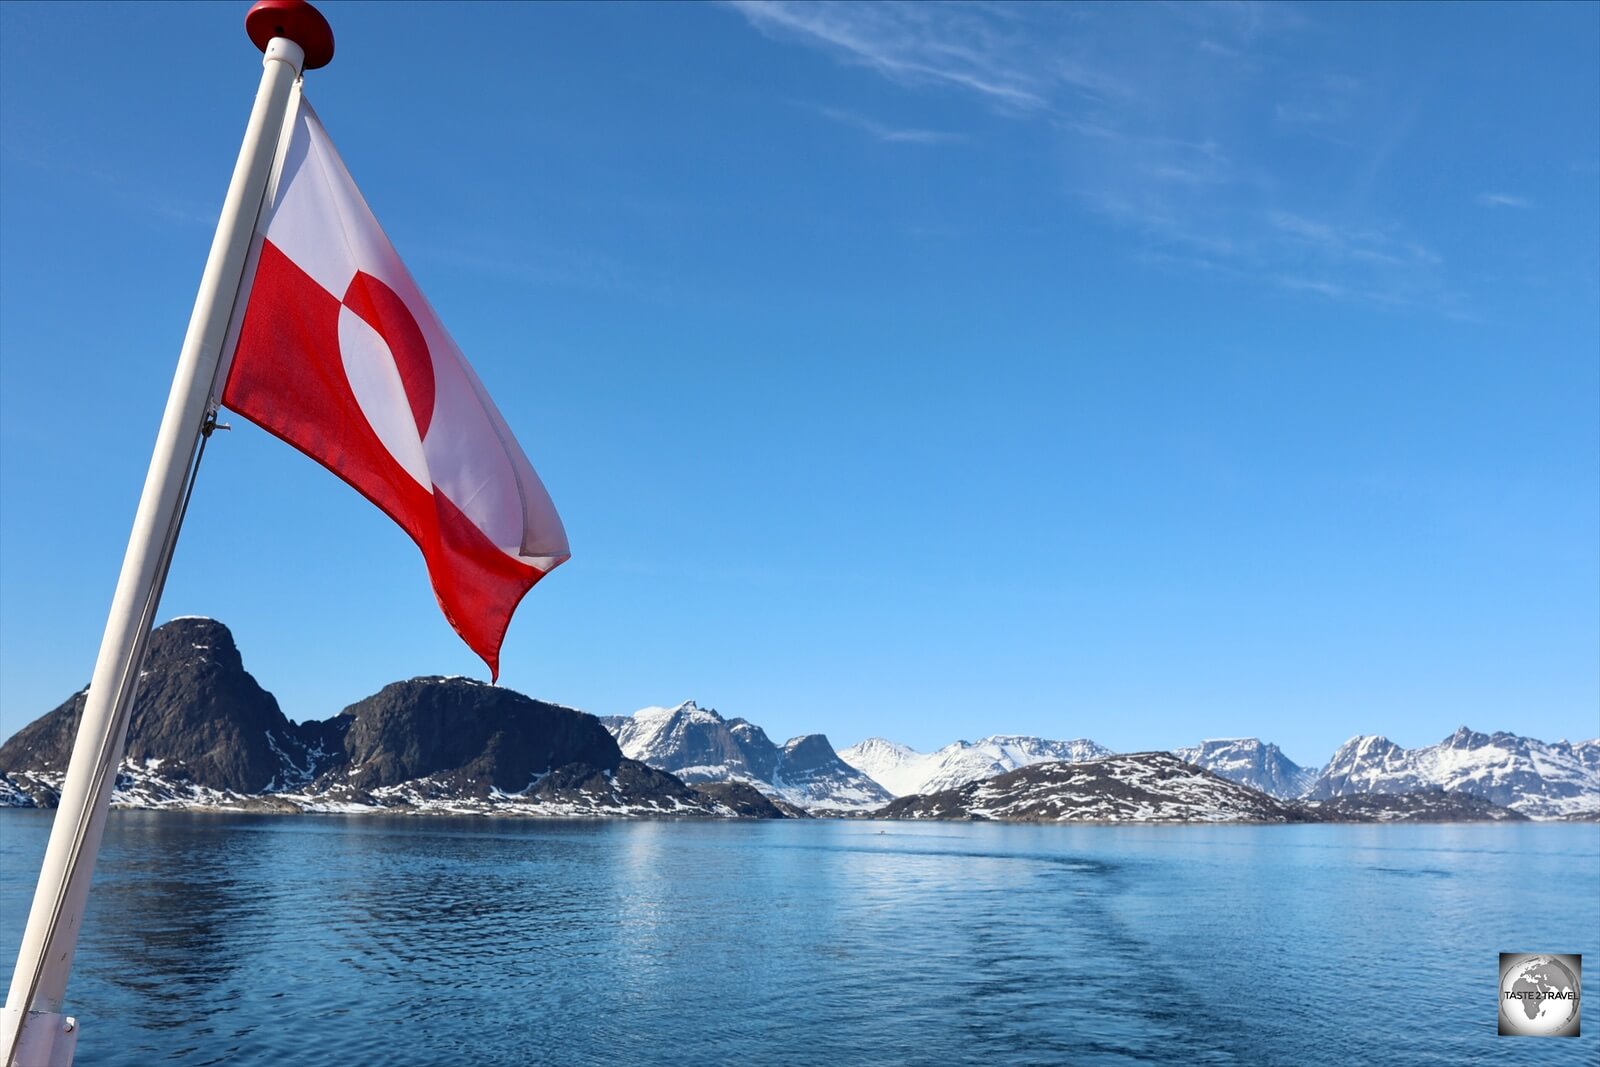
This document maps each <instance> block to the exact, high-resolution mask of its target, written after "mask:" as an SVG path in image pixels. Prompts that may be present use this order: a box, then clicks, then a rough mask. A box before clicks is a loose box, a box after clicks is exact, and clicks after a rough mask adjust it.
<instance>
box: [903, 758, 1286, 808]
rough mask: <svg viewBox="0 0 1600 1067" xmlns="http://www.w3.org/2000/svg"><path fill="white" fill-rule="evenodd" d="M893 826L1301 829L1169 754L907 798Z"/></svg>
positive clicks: (1045, 767)
mask: <svg viewBox="0 0 1600 1067" xmlns="http://www.w3.org/2000/svg"><path fill="white" fill-rule="evenodd" d="M880 815H881V817H883V818H888V819H985V820H987V819H996V820H1003V821H1007V822H1302V821H1306V820H1307V819H1308V818H1309V816H1308V815H1307V814H1306V813H1305V810H1304V809H1303V808H1302V807H1301V806H1300V805H1298V804H1295V803H1292V802H1291V803H1285V802H1283V801H1280V800H1276V799H1274V798H1273V797H1269V796H1267V795H1266V794H1265V793H1261V792H1258V791H1257V790H1254V789H1251V788H1249V787H1248V786H1242V785H1239V784H1238V783H1236V782H1230V781H1228V780H1227V779H1226V778H1223V777H1221V776H1220V775H1217V774H1213V773H1212V772H1210V771H1208V770H1205V769H1203V768H1200V767H1196V766H1194V765H1193V764H1191V763H1186V762H1184V761H1182V760H1180V759H1178V758H1177V757H1176V756H1174V755H1172V753H1170V752H1137V753H1132V754H1130V755H1126V756H1106V757H1104V758H1101V759H1093V760H1086V761H1083V762H1079V763H1061V762H1053V763H1037V764H1031V765H1029V766H1026V767H1022V768H1020V769H1018V770H1014V771H1008V772H1006V773H1005V774H1002V775H999V776H997V777H994V778H990V779H988V780H986V781H980V782H968V783H967V784H966V785H963V786H961V787H959V788H957V789H946V790H942V791H939V792H935V793H928V794H922V795H918V796H908V797H901V798H900V799H899V800H896V801H895V802H894V803H892V804H890V805H889V806H888V807H886V808H884V809H883V811H882V812H881V813H880Z"/></svg>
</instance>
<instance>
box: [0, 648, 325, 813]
mask: <svg viewBox="0 0 1600 1067" xmlns="http://www.w3.org/2000/svg"><path fill="white" fill-rule="evenodd" d="M87 692H88V690H87V688H85V689H83V690H80V691H78V692H77V693H75V694H73V695H72V696H71V697H70V698H68V699H67V700H66V701H65V702H63V703H62V704H61V705H60V706H59V707H57V708H55V709H54V710H53V711H51V712H49V713H47V714H46V715H44V716H43V717H42V718H39V719H36V720H35V721H33V722H32V723H29V724H28V725H27V726H25V727H23V728H22V729H21V730H19V731H18V732H17V734H16V735H15V736H14V737H12V738H11V739H10V740H9V741H7V742H6V743H5V744H4V745H0V774H10V773H12V772H19V771H20V772H45V773H46V774H47V775H49V774H52V773H53V774H57V775H59V774H64V773H65V772H66V768H67V761H68V760H69V759H70V758H71V755H72V742H73V738H74V736H75V735H76V734H77V730H78V720H79V719H80V718H82V716H83V704H84V698H85V695H86V694H87ZM125 755H126V759H127V761H128V762H129V763H132V764H136V765H145V764H146V763H147V762H149V761H167V762H168V763H170V764H171V768H170V769H171V770H172V772H173V773H175V774H177V773H181V774H182V776H183V777H184V778H185V779H186V780H188V781H190V782H192V783H194V784H195V785H198V786H203V787H207V788H210V789H218V790H230V791H233V792H238V793H261V792H268V791H271V790H273V789H277V788H283V787H286V786H288V785H291V784H296V783H298V782H304V781H306V780H309V778H310V776H311V772H312V771H313V770H314V767H312V766H311V764H310V761H309V760H308V753H307V748H306V744H305V741H304V739H303V737H302V733H301V730H300V728H299V727H297V726H296V725H295V724H293V723H291V722H290V721H289V720H288V719H287V718H285V717H284V714H283V712H282V711H281V710H279V708H278V702H277V700H275V699H274V698H273V696H272V694H271V693H269V692H267V691H266V690H265V689H263V688H261V686H260V685H259V684H257V682H256V680H255V679H254V678H252V677H251V676H250V673H249V672H248V671H246V670H245V669H244V663H243V661H242V659H241V658H240V655H239V649H238V648H237V647H236V646H235V645H234V643H233V635H232V634H231V633H229V632H228V628H227V627H226V626H224V625H222V623H220V622H217V621H216V620H215V619H198V618H189V619H174V620H173V621H172V622H169V623H167V624H166V625H164V626H161V627H158V628H157V629H156V631H155V632H154V633H153V634H151V635H150V646H149V651H148V652H147V653H146V655H145V663H144V670H143V671H142V672H141V676H140V679H139V690H138V695H137V696H136V697H135V699H134V704H133V713H132V717H131V718H130V719H129V722H128V746H127V750H126V754H125Z"/></svg>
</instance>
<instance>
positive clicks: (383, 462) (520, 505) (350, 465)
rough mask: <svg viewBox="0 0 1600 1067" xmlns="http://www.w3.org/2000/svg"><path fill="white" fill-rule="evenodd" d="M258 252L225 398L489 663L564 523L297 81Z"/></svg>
mask: <svg viewBox="0 0 1600 1067" xmlns="http://www.w3.org/2000/svg"><path fill="white" fill-rule="evenodd" d="M251 259H252V261H253V263H254V268H253V278H252V274H251V272H249V271H247V273H246V279H247V280H246V284H245V286H243V287H242V288H241V291H240V296H239V304H238V306H237V307H236V308H235V310H234V320H233V321H234V327H233V330H234V337H235V338H236V340H234V343H233V346H232V347H233V356H232V360H231V362H230V363H229V364H228V366H227V367H226V368H225V369H224V370H223V371H222V372H221V373H220V374H219V376H218V379H219V381H223V382H224V383H225V384H224V386H223V390H222V397H221V399H222V403H224V404H225V405H226V406H227V407H229V408H231V409H232V410H233V411H236V412H238V413H239V414H240V415H242V416H244V417H245V418H247V419H249V420H250V421H251V422H254V423H255V424H256V425H258V426H260V427H261V428H263V429H265V430H267V431H268V432H270V433H272V434H275V435H276V436H278V437H280V438H282V439H283V440H285V441H287V442H288V443H289V444H291V445H293V446H294V447H295V448H298V449H299V450H300V451H302V452H304V453H305V454H306V455H308V456H310V457H311V458H312V459H314V460H316V461H317V462H319V463H321V464H322V465H323V466H325V467H327V468H328V469H329V470H331V471H332V472H333V473H335V474H337V475H338V476H339V477H340V478H342V479H344V480H345V481H346V482H348V483H349V484H350V485H351V486H353V487H354V488H355V489H357V490H358V491H359V492H361V494H362V495H363V496H365V497H366V498H367V499H369V500H371V501H372V502H373V503H374V504H376V505H377V506H378V507H379V508H381V509H382V510H383V511H384V512H385V513H387V514H388V515H389V517H390V518H392V519H393V520H394V521H395V522H397V523H398V524H399V525H400V526H401V528H402V529H404V530H405V531H406V533H407V534H409V535H410V536H411V538H412V540H414V541H415V542H416V543H417V546H418V547H419V548H421V550H422V555H423V557H424V558H425V559H426V561H427V565H428V576H429V578H430V579H431V580H432V582H433V589H434V593H435V595H436V596H437V597H438V600H439V606H440V608H441V609H443V611H444V614H445V618H446V619H448V620H449V622H450V625H451V626H453V627H454V628H455V630H456V632H457V633H458V634H460V635H461V637H462V639H463V640H464V641H466V643H467V644H468V645H469V646H471V647H472V649H473V651H475V652H476V653H477V654H478V655H480V656H482V657H483V659H484V662H485V663H487V664H488V665H489V669H490V672H491V674H492V675H493V676H494V677H495V678H498V677H499V672H500V665H499V658H500V646H501V643H502V641H503V640H504V638H505V631H506V627H507V625H508V624H509V623H510V621H511V615H512V612H513V611H515V610H516V606H517V604H518V602H519V601H521V599H522V597H523V596H524V595H525V594H526V593H527V591H528V590H529V589H531V588H532V587H533V585H534V583H536V582H537V581H539V579H540V578H542V577H544V576H545V575H546V574H548V573H549V572H550V571H551V570H553V569H554V568H555V567H557V566H559V565H560V564H561V563H562V562H563V561H565V560H566V559H567V558H568V555H569V553H568V550H567V538H566V532H565V530H564V529H563V528H562V525H561V519H560V517H559V516H558V515H557V514H556V510H555V507H554V505H552V504H551V502H550V497H549V495H548V494H547V493H546V492H545V489H544V485H543V484H542V483H541V482H540V481H539V476H538V475H537V474H536V473H534V469H533V466H532V465H531V464H530V463H529V462H528V459H527V457H526V456H525V455H524V454H523V452H522V449H521V447H520V446H518V444H517V442H516V439H515V438H514V437H513V436H512V434H511V431H510V429H509V428H508V427H507V426H506V423H505V420H504V419H503V418H502V417H501V415H500V412H499V411H498V410H497V409H496V408H495V406H494V403H493V402H492V401H491V400H490V399H489V396H488V394H487V393H486V392H485V391H484V388H483V385H482V383H480V382H479V381H478V378H477V375H475V374H474V373H473V372H472V368H471V367H470V366H468V365H467V361H466V360H465V358H463V357H462V355H461V351H460V350H459V349H458V348H457V347H456V345H455V343H454V342H453V341H452V340H451V339H450V336H449V334H447V333H446V332H445V330H444V327H443V326H442V325H441V324H440V322H439V319H438V316H436V315H435V314H434V312H433V309H432V308H431V307H430V306H429V305H428V302H427V301H426V300H425V299H424V298H423V296H422V293H421V292H420V291H419V290H418V288H417V285H416V282H414V281H413V280H412V278H411V274H410V272H408V271H407V270H406V268H405V265H404V264H402V263H401V262H400V257H399V256H398V255H396V254H395V250H394V247H393V246H392V245H391V244H390V243H389V239H388V238H387V237H386V236H385V235H384V232H383V229H382V228H381V227H380V226H379V225H378V221H377V219H375V218H374V217H373V215H372V211H371V209H369V208H368V207H367V203H366V201H365V200H364V199H363V198H362V196H361V193H360V191H359V190H358V189H357V188H356V185H355V182H354V181H352V180H351V178H350V174H349V172H348V171H347V170H346V169H345V166H344V163H343V161H342V160H340V158H339V154H338V153H337V152H336V151H335V150H334V147H333V145H332V143H331V142H330V141H329V140H328V135H327V132H326V131H325V130H324V129H323V128H322V124H321V122H319V121H318V119H317V116H316V113H315V112H314V111H312V109H311V106H310V105H309V104H308V103H306V102H305V100H304V98H303V97H302V96H301V95H300V92H299V91H298V89H297V90H296V91H295V93H294V97H293V100H292V101H291V104H290V111H289V116H288V118H287V119H286V122H285V128H284V132H283V136H282V139H281V140H280V143H279V147H278V158H277V163H276V165H275V168H274V177H273V180H272V182H271V183H270V184H269V186H268V190H267V197H266V202H265V203H264V204H263V207H262V211H261V218H260V221H259V222H258V223H257V226H256V237H255V243H254V245H253V246H252V251H251Z"/></svg>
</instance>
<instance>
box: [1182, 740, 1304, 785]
mask: <svg viewBox="0 0 1600 1067" xmlns="http://www.w3.org/2000/svg"><path fill="white" fill-rule="evenodd" d="M1172 754H1173V755H1174V756H1177V757H1178V758H1179V759H1181V760H1187V761H1188V762H1190V763H1193V764H1196V765H1197V766H1201V767H1204V768H1205V769H1206V770H1208V771H1215V772H1216V773H1218V774H1220V775H1222V777H1224V778H1226V779H1228V780H1229V781H1230V782H1238V783H1239V784H1240V785H1247V786H1249V787H1250V788H1251V789H1259V790H1261V791H1262V792H1263V793H1270V794H1271V795H1273V796H1275V797H1279V798H1281V799H1285V800H1288V799H1292V798H1294V797H1298V796H1301V795H1303V794H1304V793H1305V791H1306V790H1307V789H1310V788H1311V784H1312V783H1313V782H1315V781H1316V780H1317V770H1316V768H1315V767H1302V766H1300V765H1299V764H1298V763H1295V762H1294V761H1293V760H1291V759H1290V758H1289V757H1288V756H1285V755H1284V754H1283V752H1282V750H1281V749H1279V748H1278V746H1277V745H1273V744H1267V743H1264V742H1262V741H1261V740H1260V739H1259V738H1254V737H1228V738H1214V739H1211V740H1206V741H1202V742H1200V743H1199V744H1198V745H1194V746H1192V747H1190V748H1175V749H1173V750H1172Z"/></svg>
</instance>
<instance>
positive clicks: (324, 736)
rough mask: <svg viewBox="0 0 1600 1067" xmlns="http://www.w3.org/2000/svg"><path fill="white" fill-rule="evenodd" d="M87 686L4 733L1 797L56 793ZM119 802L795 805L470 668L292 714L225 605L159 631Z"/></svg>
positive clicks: (734, 811)
mask: <svg viewBox="0 0 1600 1067" xmlns="http://www.w3.org/2000/svg"><path fill="white" fill-rule="evenodd" d="M83 700H84V693H82V692H79V693H77V694H75V695H74V696H73V697H72V698H71V699H69V700H67V701H66V702H65V703H63V704H62V705H61V706H60V707H58V708H56V709H55V710H53V711H51V712H49V713H48V714H46V715H45V716H43V717H42V718H40V719H38V720H37V721H35V722H33V723H30V724H29V725H28V726H26V727H24V728H23V729H22V730H21V731H19V732H18V733H17V735H16V736H15V737H13V738H11V739H10V740H9V741H7V742H6V743H5V745H3V746H0V803H12V804H34V805H38V806H45V807H48V806H53V805H54V803H55V800H56V794H57V791H58V790H59V788H60V784H61V780H62V778H63V777H64V776H65V772H66V767H67V763H68V760H69V758H70V756H71V750H72V742H73V737H74V734H75V732H76V730H77V725H78V720H79V718H80V717H81V716H82V712H83ZM113 803H116V804H118V805H120V806H131V807H177V808H207V807H209V808H227V809H236V810H277V811H307V810H309V811H362V810H375V809H385V810H408V811H440V812H460V813H467V812H508V813H520V814H535V815H538V814H545V815H627V814H631V815H693V816H706V815H716V816H734V815H740V814H744V813H745V812H746V811H747V810H748V811H749V812H750V813H751V814H759V815H760V816H762V817H774V815H776V816H777V817H782V816H783V815H784V812H783V811H782V810H780V809H777V808H775V807H774V806H772V805H765V806H762V805H755V804H752V803H751V802H750V801H749V798H747V797H744V796H742V795H739V796H730V797H729V798H728V801H727V802H724V800H723V799H722V798H719V797H718V796H715V795H710V794H705V793H700V792H697V791H696V790H694V789H692V788H690V787H689V786H687V785H685V784H684V783H683V782H682V781H680V780H679V779H677V778H676V777H674V776H673V775H671V774H668V773H665V772H663V771H660V770H656V769H653V768H651V767H648V766H646V765H644V764H643V763H640V762H637V761H634V760H630V759H625V758H624V757H623V755H622V752H621V750H620V749H619V748H618V747H617V744H616V742H615V741H614V740H613V739H612V737H611V734H610V733H609V732H608V731H607V730H606V729H605V727H604V726H602V725H601V723H600V721H599V720H598V719H596V718H595V717H594V716H592V715H587V714H585V713H583V712H581V711H575V710H573V709H572V708H565V707H561V706H559V705H555V704H548V703H545V702H543V701H538V700H533V699H531V698H530V697H526V696H523V695H522V694H521V693H517V692H514V691H512V690H509V689H502V688H499V687H497V686H491V685H484V684H482V683H480V682H475V681H472V680H470V679H465V678H440V677H427V678H413V679H411V680H409V681H404V682H395V683H394V684H392V685H388V686H385V687H384V688H383V689H381V690H380V691H379V692H377V693H374V694H373V695H372V696H369V697H367V698H366V699H364V700H360V701H357V702H356V703H354V704H352V705H350V706H349V707H347V708H345V709H344V711H342V712H340V713H339V714H338V715H335V716H333V717H332V718H330V719H325V720H321V721H317V722H308V723H301V724H296V723H291V722H290V721H289V720H288V719H287V718H285V717H284V715H283V713H282V711H281V710H279V708H278V704H277V701H276V700H274V699H273V697H272V694H270V693H268V692H267V691H266V690H265V689H263V688H262V687H261V686H260V685H258V684H257V683H256V681H255V679H254V678H252V677H251V676H250V675H249V673H248V672H246V671H245V670H244V666H243V662H242V659H241V657H240V655H239V650H238V648H237V647H236V646H235V645H234V641H233V636H232V635H231V634H230V633H229V632H228V629H227V627H225V626H223V625H222V624H221V623H219V622H216V621H215V620H212V619H177V620H174V621H172V622H169V623H167V624H166V625H164V626H161V627H159V628H158V629H157V630H156V631H155V633H154V634H153V635H152V636H151V643H150V651H149V654H148V656H147V657H146V661H145V665H144V671H143V674H142V680H141V684H140V690H139V694H138V696H137V698H136V701H135V704H134V709H133V713H132V718H131V719H130V722H129V730H128V744H127V757H126V759H125V760H124V761H123V764H122V766H121V768H120V769H119V774H118V782H117V793H116V796H115V797H114V799H113ZM755 808H762V809H763V810H761V811H760V812H759V813H758V812H756V811H755V810H754V809H755ZM767 809H771V810H767Z"/></svg>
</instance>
